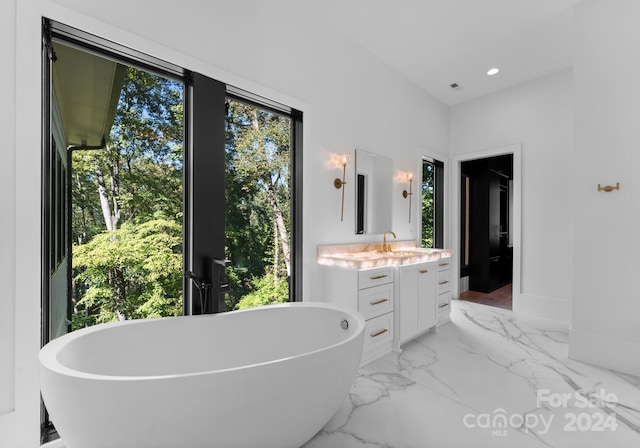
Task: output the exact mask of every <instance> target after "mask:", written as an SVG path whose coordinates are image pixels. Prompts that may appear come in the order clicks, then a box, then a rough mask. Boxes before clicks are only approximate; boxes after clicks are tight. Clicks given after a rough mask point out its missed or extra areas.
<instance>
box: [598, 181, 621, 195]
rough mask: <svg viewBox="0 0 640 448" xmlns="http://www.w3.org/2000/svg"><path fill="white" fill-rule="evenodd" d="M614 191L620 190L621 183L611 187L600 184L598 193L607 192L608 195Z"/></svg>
mask: <svg viewBox="0 0 640 448" xmlns="http://www.w3.org/2000/svg"><path fill="white" fill-rule="evenodd" d="M613 190H620V182H616V186H615V187H614V186H611V185H606V186H604V187H603V186H601V185H600V184H598V191H606V192H607V193H609V192H611V191H613Z"/></svg>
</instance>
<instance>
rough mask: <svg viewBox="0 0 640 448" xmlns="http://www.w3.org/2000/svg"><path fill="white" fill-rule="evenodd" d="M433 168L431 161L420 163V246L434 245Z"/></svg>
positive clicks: (430, 246)
mask: <svg viewBox="0 0 640 448" xmlns="http://www.w3.org/2000/svg"><path fill="white" fill-rule="evenodd" d="M434 176H435V170H434V166H433V164H431V163H427V162H423V163H422V247H429V248H433V247H434V234H433V229H434V223H435V221H434V220H435V210H434V197H435V179H434Z"/></svg>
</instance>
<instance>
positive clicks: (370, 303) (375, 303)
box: [369, 299, 389, 305]
mask: <svg viewBox="0 0 640 448" xmlns="http://www.w3.org/2000/svg"><path fill="white" fill-rule="evenodd" d="M388 301H389V299H380V300H376V301H374V302H369V305H380V304H381V303H384V302H388Z"/></svg>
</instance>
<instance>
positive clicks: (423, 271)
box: [420, 269, 429, 274]
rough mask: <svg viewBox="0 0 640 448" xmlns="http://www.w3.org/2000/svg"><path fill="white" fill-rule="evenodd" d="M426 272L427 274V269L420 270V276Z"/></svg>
mask: <svg viewBox="0 0 640 448" xmlns="http://www.w3.org/2000/svg"><path fill="white" fill-rule="evenodd" d="M427 272H429V269H420V273H421V274H426V273H427Z"/></svg>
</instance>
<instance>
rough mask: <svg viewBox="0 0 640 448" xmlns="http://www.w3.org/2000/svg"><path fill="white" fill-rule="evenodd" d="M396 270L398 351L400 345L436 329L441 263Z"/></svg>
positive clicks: (401, 267)
mask: <svg viewBox="0 0 640 448" xmlns="http://www.w3.org/2000/svg"><path fill="white" fill-rule="evenodd" d="M397 269H398V279H397V282H396V283H397V286H396V296H397V300H396V326H397V329H398V331H397V332H396V333H397V334H396V341H397V347H396V348H400V344H402V343H404V342H406V341H408V340H410V339H413V338H415V337H416V336H418V335H420V334H421V333H424V332H425V331H427V330H429V329H430V328H432V327H434V326H435V325H436V322H437V317H436V316H437V312H436V309H437V308H436V292H437V291H436V279H437V273H438V261H429V262H425V263H416V264H408V265H403V266H398V268H397Z"/></svg>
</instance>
